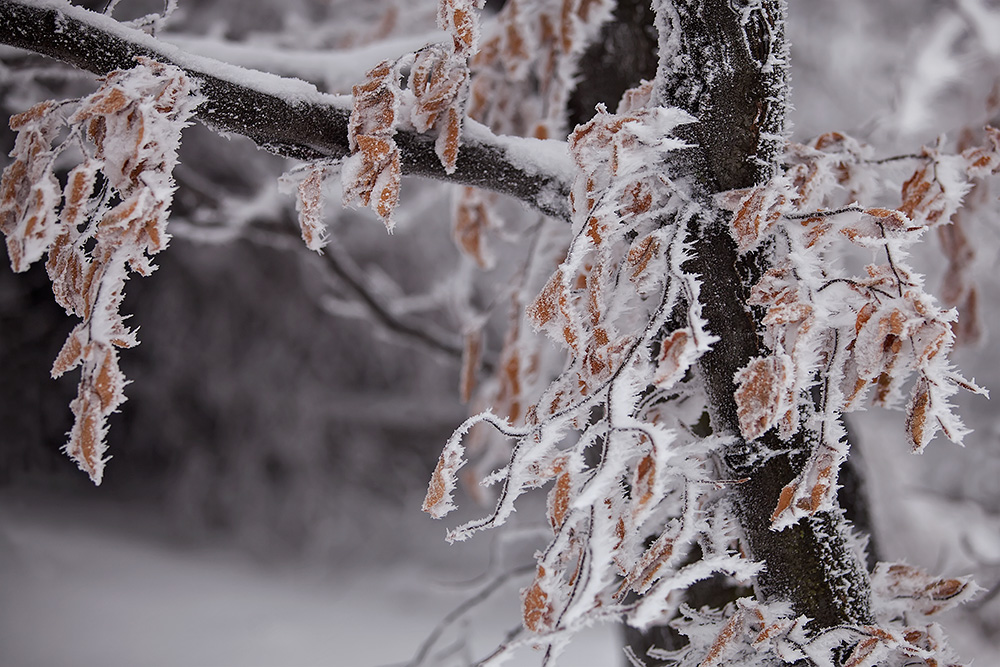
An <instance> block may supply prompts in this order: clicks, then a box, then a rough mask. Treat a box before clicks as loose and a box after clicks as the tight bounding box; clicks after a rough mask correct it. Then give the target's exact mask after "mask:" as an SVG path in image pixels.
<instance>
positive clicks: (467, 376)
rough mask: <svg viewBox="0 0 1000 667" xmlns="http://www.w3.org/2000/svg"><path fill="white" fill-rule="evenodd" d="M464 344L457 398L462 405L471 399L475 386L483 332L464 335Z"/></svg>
mask: <svg viewBox="0 0 1000 667" xmlns="http://www.w3.org/2000/svg"><path fill="white" fill-rule="evenodd" d="M464 342H465V344H464V345H463V346H462V372H461V374H460V376H459V378H460V379H459V390H458V393H459V397H460V398H461V401H462V402H463V403H468V402H469V400H470V399H471V398H472V391H473V389H475V386H476V371H477V370H478V369H479V359H480V355H481V354H482V347H483V332H482V330H481V329H475V330H473V331H470V332H469V333H467V334H465V341H464Z"/></svg>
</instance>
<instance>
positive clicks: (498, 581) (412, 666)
mask: <svg viewBox="0 0 1000 667" xmlns="http://www.w3.org/2000/svg"><path fill="white" fill-rule="evenodd" d="M534 570H535V565H534V563H532V564H531V565H527V566H524V567H519V568H515V569H513V570H510V571H508V572H504V573H502V574H500V575H498V576H497V577H496V578H494V579H493V581H491V582H490V583H488V584H487V585H486V586H484V587H483V588H482V589H481V590H480V591H479V592H478V593H476V594H475V595H474V596H471V597H469V598H466V599H465V600H463V601H462V603H461V604H460V605H458V606H457V607H455V608H454V609H452V610H451V611H450V612H448V614H446V615H445V617H444V618H442V619H441V621H440V622H439V623H438V624H437V626H435V628H434V629H433V630H432V631H431V633H430V634H429V635H428V636H427V638H426V639H425V640H424V641H423V643H422V644H421V645H420V648H419V649H418V650H417V654H416V655H415V656H413V660H411V661H410V662H408V663H406V666H407V667H421V665H423V664H424V661H425V660H426V659H427V657H428V656H429V655H430V651H431V649H432V648H434V644H436V643H437V641H438V639H440V638H441V635H443V634H444V633H445V631H446V630H448V628H450V627H451V626H452V625H454V624H455V623H456V622H457V621H459V620H460V619H461V618H463V617H464V616H465V615H466V614H468V613H469V612H470V611H472V610H473V609H475V608H476V607H478V606H479V605H481V604H483V603H484V602H486V601H487V600H488V599H489V598H490V596H491V595H493V594H494V593H495V592H497V591H498V590H500V589H501V588H503V587H504V586H505V585H506V584H507V582H509V581H510V580H511V579H516V578H517V577H521V576H524V575H526V574H530V573H531V572H533V571H534Z"/></svg>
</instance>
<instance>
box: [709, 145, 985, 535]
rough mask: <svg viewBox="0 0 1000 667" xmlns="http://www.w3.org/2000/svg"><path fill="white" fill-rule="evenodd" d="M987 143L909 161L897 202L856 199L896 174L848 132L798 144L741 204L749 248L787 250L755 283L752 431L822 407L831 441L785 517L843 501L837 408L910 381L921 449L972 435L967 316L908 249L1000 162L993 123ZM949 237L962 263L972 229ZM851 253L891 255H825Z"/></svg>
mask: <svg viewBox="0 0 1000 667" xmlns="http://www.w3.org/2000/svg"><path fill="white" fill-rule="evenodd" d="M987 138H988V143H987V145H986V146H983V147H977V148H969V149H967V150H965V151H963V152H962V153H959V154H957V155H946V154H943V153H942V152H941V151H940V150H938V149H935V148H925V149H923V150H922V151H921V152H920V153H919V154H917V155H914V156H908V157H907V159H909V160H911V161H913V162H915V163H916V165H917V166H916V168H915V170H914V171H913V172H912V174H911V176H910V177H909V178H907V179H906V180H905V181H903V182H902V184H901V185H900V200H901V203H900V204H899V205H898V206H895V207H892V208H889V207H864V206H860V205H858V204H856V203H854V202H855V201H857V198H858V197H865V198H869V199H870V198H874V197H876V196H877V193H874V192H871V185H870V184H872V183H878V182H879V181H880V180H882V179H880V178H879V176H880V174H878V170H879V169H880V168H881V164H880V163H879V162H877V161H874V160H872V159H870V151H869V150H868V149H866V148H865V147H863V146H861V145H860V144H858V143H857V142H855V141H853V140H851V139H850V138H849V137H846V136H844V135H842V134H839V133H831V134H827V135H823V136H821V137H819V138H818V139H816V140H815V141H813V142H812V143H811V144H809V145H793V146H791V147H790V149H789V152H788V160H789V162H790V164H789V166H788V167H787V169H786V170H785V171H784V173H782V174H780V175H779V176H777V177H776V178H774V179H773V180H772V181H771V182H769V183H766V184H763V185H761V186H759V187H757V188H754V189H752V190H749V191H744V192H741V193H738V197H739V201H738V202H736V201H731V202H730V206H731V207H732V208H733V209H734V216H733V223H732V224H733V227H732V229H733V234H734V237H735V238H736V240H737V244H738V246H739V248H740V250H741V251H744V252H746V251H749V250H751V249H754V248H757V247H759V246H760V244H761V242H762V241H763V240H764V239H765V238H768V239H772V243H774V244H775V246H776V247H777V248H778V251H779V259H778V260H777V261H776V262H775V263H774V265H773V267H772V268H771V269H769V270H768V271H767V272H766V273H765V275H764V276H763V277H762V278H761V280H760V281H759V282H758V283H757V284H756V285H755V286H754V287H753V289H752V291H751V296H750V304H751V305H752V306H755V307H758V308H761V309H762V310H763V313H764V316H763V325H764V333H765V341H766V342H767V344H768V346H769V347H770V349H771V350H772V354H771V355H770V356H768V357H764V358H760V359H755V360H754V361H752V362H751V364H750V365H749V366H747V368H745V369H743V371H741V372H740V374H739V375H738V377H737V382H738V389H737V393H736V399H737V404H738V406H739V417H740V425H741V429H742V431H743V434H744V436H745V437H747V438H748V439H753V438H757V437H759V436H761V435H762V434H763V433H764V432H765V431H767V430H768V429H770V428H772V427H777V428H778V431H779V434H781V435H782V436H783V437H787V436H789V435H791V433H793V432H794V431H795V430H797V428H798V421H799V418H800V413H801V412H802V411H803V410H805V411H806V412H807V413H810V412H815V413H817V414H816V416H815V417H814V418H813V419H814V425H815V427H816V428H817V430H818V431H819V432H820V433H821V436H822V437H821V442H819V443H818V444H817V446H816V449H815V451H814V454H813V456H812V459H811V461H810V463H809V464H808V465H807V466H806V469H805V471H804V472H803V473H802V475H801V476H800V477H799V478H798V479H796V480H795V481H794V482H792V483H791V484H789V486H788V487H786V488H785V489H784V491H783V493H782V494H781V500H780V503H779V506H778V507H777V508H776V509H775V512H774V517H773V518H774V520H775V521H776V525H785V524H787V522H789V521H792V520H793V519H794V517H796V516H801V515H802V514H803V513H805V514H810V513H813V512H816V511H817V510H818V509H820V508H823V507H826V506H828V505H829V504H830V503H831V502H832V498H833V495H834V493H835V492H836V473H837V470H838V469H839V466H840V464H841V463H842V461H843V460H844V458H846V454H847V452H846V449H845V448H844V445H843V444H842V443H841V442H840V439H841V436H842V431H841V430H840V426H839V424H837V423H836V422H837V419H836V415H839V414H840V413H842V412H845V411H849V410H852V409H857V408H859V407H862V406H863V405H864V403H865V401H866V399H867V398H868V397H869V396H871V397H872V402H874V403H875V404H876V405H881V406H886V407H895V406H898V405H900V404H901V403H903V402H904V388H905V387H906V386H907V385H909V386H910V390H909V399H908V401H907V402H906V412H907V418H906V432H907V435H908V437H909V440H910V443H911V445H912V447H913V449H914V450H915V451H920V450H922V449H923V448H924V447H925V446H926V445H927V443H928V442H929V441H930V440H931V439H932V438H933V437H934V435H935V434H936V433H937V432H938V431H941V432H943V433H944V434H945V435H946V436H947V437H948V438H949V439H951V440H954V441H956V442H957V441H960V440H961V438H962V436H963V435H964V433H965V429H964V427H963V426H962V423H961V421H960V420H959V418H958V417H957V415H955V414H954V413H953V410H952V406H951V405H950V403H949V401H948V399H949V397H950V396H951V395H952V394H954V393H955V392H956V391H957V389H958V388H959V387H961V388H965V389H968V390H971V391H976V392H979V391H981V390H980V389H979V388H978V387H976V386H975V385H974V383H971V382H968V381H966V380H964V379H963V378H962V377H961V376H960V375H958V374H957V373H956V372H954V371H953V369H952V368H951V366H950V362H949V361H948V354H949V353H950V351H951V349H952V347H953V345H954V341H955V334H954V327H955V325H956V317H957V316H956V313H955V311H953V310H944V309H942V308H940V307H939V306H938V305H937V304H936V302H935V299H934V298H933V297H932V296H930V295H929V294H927V293H926V292H925V291H924V288H923V283H922V278H921V277H920V276H919V274H917V273H916V272H914V271H913V270H912V269H910V268H909V266H908V264H907V262H906V259H907V253H906V247H907V245H909V244H912V243H914V242H916V241H917V240H918V239H919V238H920V237H921V235H922V234H923V232H924V230H926V229H929V228H937V229H944V230H947V229H949V227H948V223H949V222H950V221H951V220H952V218H953V217H954V215H955V213H956V211H957V210H958V209H959V207H960V206H961V203H962V198H963V196H964V195H965V194H966V192H967V190H968V187H969V186H968V183H969V181H970V180H972V179H975V178H979V177H982V176H984V175H987V174H989V173H992V172H993V171H994V170H996V168H997V166H998V165H1000V152H998V146H1000V134H998V132H997V131H996V130H993V129H992V128H990V129H988V130H987ZM729 196H730V197H731V196H732V195H731V194H730V195H729ZM733 199H734V200H735V198H733ZM779 222H780V223H781V224H779ZM946 238H951V239H953V240H954V241H955V242H954V243H953V244H952V246H951V247H950V249H949V248H948V247H947V246H946V250H948V254H949V257H954V258H956V260H955V261H957V259H960V255H961V254H962V252H963V251H962V244H961V240H962V239H963V238H964V237H963V236H961V233H960V232H954V231H952V232H951V233H949V234H947V235H946ZM850 248H856V249H858V248H859V249H862V250H863V251H864V252H865V253H871V252H872V251H875V253H876V254H877V255H880V256H881V258H882V261H881V262H878V263H871V264H868V265H867V266H866V267H865V273H864V275H860V276H859V275H848V274H845V273H843V272H842V271H841V272H838V270H837V269H836V268H831V267H832V266H834V265H831V264H830V263H829V262H828V261H825V259H824V258H825V257H826V256H827V255H829V254H830V253H831V252H834V251H836V252H850ZM956 291H959V289H958V288H957V287H956ZM817 382H818V383H819V385H820V387H819V388H820V394H821V397H822V398H821V403H822V405H821V406H819V408H815V407H814V406H812V405H811V401H808V400H805V397H806V396H807V394H806V392H805V390H806V389H807V388H808V387H810V386H813V385H815V384H816V383H817Z"/></svg>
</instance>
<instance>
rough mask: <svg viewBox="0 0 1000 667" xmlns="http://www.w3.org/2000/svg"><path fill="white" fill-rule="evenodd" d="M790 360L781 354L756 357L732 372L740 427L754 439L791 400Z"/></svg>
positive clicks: (774, 419) (779, 414) (745, 435)
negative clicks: (743, 366)
mask: <svg viewBox="0 0 1000 667" xmlns="http://www.w3.org/2000/svg"><path fill="white" fill-rule="evenodd" d="M791 372H792V369H791V362H790V360H789V359H788V358H787V356H785V355H780V356H770V357H758V358H756V359H753V360H752V361H750V363H749V364H747V366H746V367H745V368H743V369H742V370H740V371H739V372H738V373H737V374H736V384H737V388H736V393H735V398H736V406H737V416H738V417H739V422H740V430H741V431H742V432H743V436H744V437H745V438H746V439H747V440H754V439H756V438H759V437H760V436H762V435H764V432H765V431H767V430H768V429H769V428H771V427H772V426H774V425H775V424H776V423H777V422H778V420H779V419H780V418H781V417H782V416H783V415H784V414H785V412H787V411H788V410H789V409H790V408H791V407H792V405H793V404H794V397H793V396H791V395H790V388H789V383H790V380H791Z"/></svg>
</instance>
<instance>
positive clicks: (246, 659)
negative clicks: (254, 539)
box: [0, 499, 622, 667]
mask: <svg viewBox="0 0 1000 667" xmlns="http://www.w3.org/2000/svg"><path fill="white" fill-rule="evenodd" d="M5 500H6V499H5ZM2 507H3V509H2V510H0V665H2V666H3V667H76V666H80V667H90V666H91V665H94V666H97V665H100V666H101V667H159V666H163V667H178V666H184V667H223V666H233V667H236V666H238V667H271V666H274V667H313V666H317V667H319V666H323V665H329V666H333V667H341V666H359V667H376V666H383V665H392V664H404V663H406V662H407V661H409V660H411V659H412V658H413V656H414V654H415V652H416V650H417V649H418V647H419V646H420V644H421V642H422V641H423V640H424V638H426V637H427V636H428V634H429V633H430V632H431V631H432V630H433V629H434V627H435V626H436V625H437V624H438V622H439V621H440V619H441V618H443V617H444V616H445V615H446V614H447V613H448V612H449V611H450V610H452V609H453V608H454V607H455V606H456V605H458V604H460V603H461V602H462V601H463V600H465V599H467V598H468V596H469V594H470V590H469V589H458V588H455V587H447V586H444V585H443V583H444V582H446V581H447V580H448V578H449V577H448V572H447V571H446V569H447V568H442V561H441V560H440V559H439V560H438V561H437V563H436V564H427V565H426V566H423V565H421V563H420V562H419V560H418V559H411V561H415V562H411V564H408V565H407V566H405V567H403V568H400V567H397V568H391V569H389V568H385V567H382V566H379V567H377V568H376V567H369V568H364V567H357V566H355V567H350V568H339V569H337V570H332V569H331V570H327V571H326V572H323V571H322V570H321V569H320V568H312V567H310V568H303V567H298V568H291V567H289V566H287V565H285V566H275V565H273V564H272V565H263V564H261V563H260V562H259V561H258V562H255V561H254V560H252V559H250V558H248V557H247V556H245V555H243V554H241V553H240V552H238V551H236V550H233V549H226V548H218V547H216V548H210V547H205V546H197V547H192V546H186V547H182V546H177V544H175V543H174V542H175V540H172V539H169V538H168V537H167V536H165V535H164V533H165V532H166V531H164V530H161V529H160V528H159V527H158V526H157V525H155V522H150V521H149V519H148V517H147V519H146V524H145V525H143V524H142V520H143V517H142V516H141V515H136V514H128V513H123V512H118V511H103V512H101V511H99V512H97V514H96V517H95V518H92V519H90V520H81V515H82V514H83V512H81V508H80V507H65V508H61V507H59V505H58V504H51V505H47V506H44V507H38V506H29V505H27V504H25V503H23V502H15V503H10V502H3V503H2ZM151 524H152V525H151ZM401 548H405V546H403V547H401ZM454 574H455V575H457V574H458V573H457V572H455V573H454ZM457 578H458V577H456V576H453V577H452V578H451V580H452V581H455V580H457ZM517 585H523V584H517V583H515V584H511V587H510V588H509V589H508V590H506V591H505V592H506V595H504V596H502V597H504V598H506V602H504V603H490V604H487V605H486V606H485V607H484V609H482V610H481V611H480V612H479V613H478V615H477V617H475V618H474V619H472V621H471V622H470V624H469V625H468V626H467V628H466V630H465V633H466V634H465V636H466V638H467V639H468V641H469V644H470V649H471V654H472V655H474V656H476V657H482V656H483V655H485V654H486V653H488V652H489V650H490V649H491V648H492V647H493V646H494V645H495V644H496V642H497V641H498V640H499V638H500V637H502V635H503V634H504V633H505V632H506V630H507V629H508V626H509V624H510V623H511V618H512V617H511V616H510V614H511V613H512V612H513V613H516V609H514V608H513V607H512V606H511V605H512V604H516V602H514V601H516V593H515V592H514V591H515V590H516V586H517ZM614 638H615V630H614V629H613V628H597V629H595V630H594V631H592V632H591V633H589V634H588V636H587V637H583V638H580V640H579V641H577V642H575V644H574V646H573V647H571V649H570V651H568V652H567V654H565V658H564V660H561V661H560V662H561V663H562V664H563V665H573V666H575V667H606V666H608V665H619V664H621V662H622V661H621V657H620V656H621V654H620V653H619V652H618V650H617V649H616V648H615V647H614ZM455 640H456V636H455V635H454V634H452V636H451V637H450V638H449V637H445V638H444V639H443V641H442V645H444V646H446V645H448V644H453V643H454V642H455ZM508 664H514V665H533V664H538V658H537V656H533V655H530V654H529V652H528V651H527V650H526V651H525V652H523V653H519V654H516V655H515V659H514V660H513V661H512V662H511V663H508Z"/></svg>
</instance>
